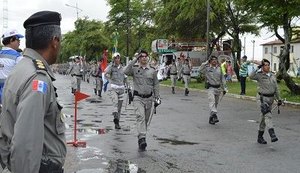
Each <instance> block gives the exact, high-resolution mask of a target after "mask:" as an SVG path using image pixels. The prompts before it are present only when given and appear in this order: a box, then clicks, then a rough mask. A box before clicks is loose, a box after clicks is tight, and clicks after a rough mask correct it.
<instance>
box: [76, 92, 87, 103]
mask: <svg viewBox="0 0 300 173" xmlns="http://www.w3.org/2000/svg"><path fill="white" fill-rule="evenodd" d="M88 97H90V96H89V95H87V94H84V93H81V92H79V91H76V92H75V101H77V102H78V101H80V100H83V99H86V98H88Z"/></svg>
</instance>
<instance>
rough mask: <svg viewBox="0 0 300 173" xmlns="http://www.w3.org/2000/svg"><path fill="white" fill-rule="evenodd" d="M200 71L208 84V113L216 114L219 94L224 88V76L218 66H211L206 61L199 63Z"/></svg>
mask: <svg viewBox="0 0 300 173" xmlns="http://www.w3.org/2000/svg"><path fill="white" fill-rule="evenodd" d="M200 71H201V73H202V74H204V75H205V80H206V81H205V82H206V83H207V84H208V87H207V95H208V104H209V109H210V115H214V114H217V112H218V110H217V107H218V103H219V98H220V95H221V93H222V91H223V90H226V81H225V78H224V76H223V74H222V72H221V68H220V66H216V67H212V66H210V64H208V62H205V63H202V64H201V66H200Z"/></svg>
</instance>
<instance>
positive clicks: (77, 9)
mask: <svg viewBox="0 0 300 173" xmlns="http://www.w3.org/2000/svg"><path fill="white" fill-rule="evenodd" d="M66 6H67V7H71V8H75V9H76V14H77V20H78V14H79V12H82V11H83V10H82V9H80V8H78V4H77V2H76V6H73V5H69V4H66Z"/></svg>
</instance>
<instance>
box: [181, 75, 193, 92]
mask: <svg viewBox="0 0 300 173" xmlns="http://www.w3.org/2000/svg"><path fill="white" fill-rule="evenodd" d="M182 77H183V81H184V88H186V89H189V83H190V81H191V76H190V75H183V76H182Z"/></svg>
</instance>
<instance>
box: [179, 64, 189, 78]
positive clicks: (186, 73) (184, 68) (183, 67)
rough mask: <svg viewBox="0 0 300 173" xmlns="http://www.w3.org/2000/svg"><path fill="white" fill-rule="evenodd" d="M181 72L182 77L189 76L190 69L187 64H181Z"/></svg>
mask: <svg viewBox="0 0 300 173" xmlns="http://www.w3.org/2000/svg"><path fill="white" fill-rule="evenodd" d="M181 72H182V74H183V75H190V74H191V67H190V65H189V64H183V65H182V68H181Z"/></svg>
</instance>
